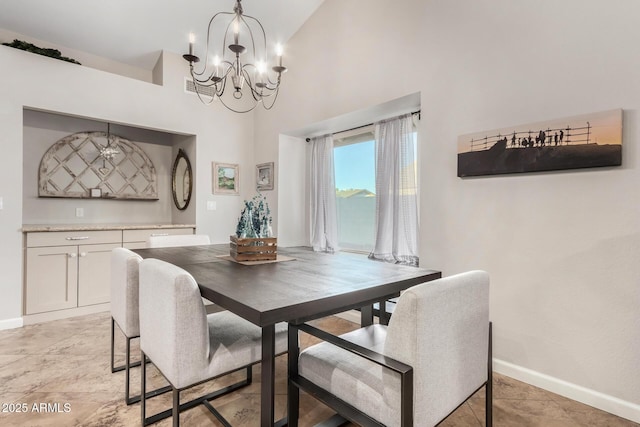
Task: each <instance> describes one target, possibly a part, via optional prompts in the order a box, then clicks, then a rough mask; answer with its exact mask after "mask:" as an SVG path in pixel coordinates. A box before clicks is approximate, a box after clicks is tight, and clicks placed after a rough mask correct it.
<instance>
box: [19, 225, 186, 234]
mask: <svg viewBox="0 0 640 427" xmlns="http://www.w3.org/2000/svg"><path fill="white" fill-rule="evenodd" d="M163 228H196V225H195V224H23V225H22V232H23V233H32V232H38V231H92V230H96V231H102V230H141V229H163Z"/></svg>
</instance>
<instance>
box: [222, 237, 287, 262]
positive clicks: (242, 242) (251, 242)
mask: <svg viewBox="0 0 640 427" xmlns="http://www.w3.org/2000/svg"><path fill="white" fill-rule="evenodd" d="M229 237H230V239H231V242H230V243H229V254H230V255H231V257H232V258H233V259H234V260H236V261H270V260H275V259H276V258H277V257H278V238H277V237H257V238H240V237H236V236H234V235H231V236H229Z"/></svg>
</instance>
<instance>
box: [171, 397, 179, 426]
mask: <svg viewBox="0 0 640 427" xmlns="http://www.w3.org/2000/svg"><path fill="white" fill-rule="evenodd" d="M173 427H180V390H178V389H177V388H175V387H174V389H173Z"/></svg>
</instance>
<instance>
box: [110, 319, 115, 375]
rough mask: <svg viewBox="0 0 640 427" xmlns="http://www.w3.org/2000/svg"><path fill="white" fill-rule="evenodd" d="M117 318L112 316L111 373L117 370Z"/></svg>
mask: <svg viewBox="0 0 640 427" xmlns="http://www.w3.org/2000/svg"><path fill="white" fill-rule="evenodd" d="M115 323H116V322H115V320H113V317H112V318H111V373H112V374H113V373H114V372H116V368H115V360H114V359H115V348H114V347H115V341H116V331H115Z"/></svg>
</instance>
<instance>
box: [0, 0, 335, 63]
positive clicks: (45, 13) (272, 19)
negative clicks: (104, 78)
mask: <svg viewBox="0 0 640 427" xmlns="http://www.w3.org/2000/svg"><path fill="white" fill-rule="evenodd" d="M322 2H323V0H268V1H267V0H243V1H242V6H243V9H244V13H245V14H247V15H250V16H253V17H255V18H257V19H258V20H259V21H260V22H261V23H262V25H263V26H264V29H265V32H266V34H267V37H268V38H269V40H272V41H273V43H286V41H287V40H288V39H289V38H290V37H291V36H292V35H293V34H294V33H295V32H296V31H297V30H298V29H299V28H300V27H301V26H302V24H304V22H305V21H306V20H307V19H308V18H309V16H310V15H311V14H313V12H314V11H315V10H316V9H317V8H318V7H319V6H320V4H321V3H322ZM234 5H235V0H188V1H176V0H173V1H171V0H135V1H132V0H108V1H98V0H85V1H77V0H55V1H51V0H3V1H1V2H0V28H3V29H5V30H9V31H12V32H15V33H19V34H23V35H25V36H28V37H31V38H34V39H39V40H44V41H48V42H50V43H54V44H57V45H60V46H66V47H69V48H71V49H76V50H80V51H83V52H87V53H91V54H94V55H98V56H102V57H105V58H109V59H112V60H115V61H118V62H122V63H125V64H129V65H132V66H136V67H139V68H144V69H152V68H153V66H154V65H155V63H156V60H157V58H158V54H159V53H160V51H162V50H166V51H171V52H175V53H185V52H186V50H187V46H188V35H189V33H194V34H195V35H196V42H198V41H202V40H205V39H206V30H207V25H208V23H209V20H210V19H211V17H212V16H213V15H214V14H215V13H217V12H231V11H232V10H233V7H234ZM0 41H3V42H5V41H11V40H0ZM41 47H47V46H41Z"/></svg>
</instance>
